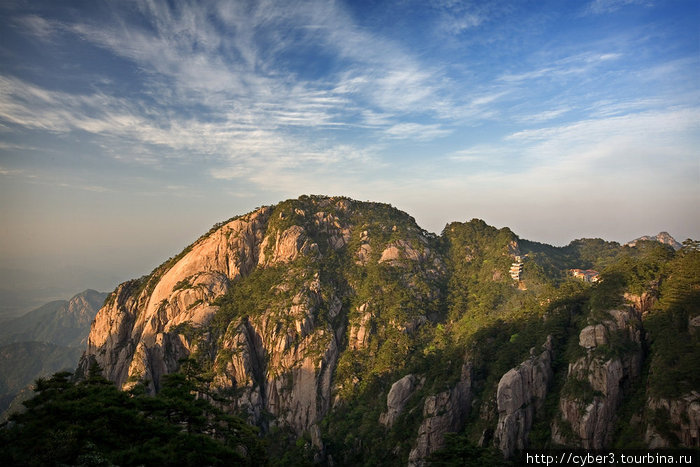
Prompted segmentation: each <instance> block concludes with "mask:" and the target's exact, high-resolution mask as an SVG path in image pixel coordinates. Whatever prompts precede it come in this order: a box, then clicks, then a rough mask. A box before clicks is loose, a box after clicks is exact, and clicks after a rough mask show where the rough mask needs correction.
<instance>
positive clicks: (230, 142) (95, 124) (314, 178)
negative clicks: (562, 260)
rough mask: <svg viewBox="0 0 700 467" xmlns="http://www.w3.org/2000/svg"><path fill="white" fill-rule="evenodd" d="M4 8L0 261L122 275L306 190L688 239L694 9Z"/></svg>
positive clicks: (504, 220) (555, 234)
mask: <svg viewBox="0 0 700 467" xmlns="http://www.w3.org/2000/svg"><path fill="white" fill-rule="evenodd" d="M0 23H1V24H0V64H1V67H0V200H1V203H0V216H1V217H2V219H3V222H2V224H3V226H2V228H0V267H3V268H5V270H9V269H12V268H25V269H26V268H28V269H31V268H36V267H41V268H43V269H45V270H46V269H51V268H58V267H59V266H60V267H63V268H68V269H66V270H74V271H78V270H90V271H101V273H104V271H109V273H110V274H111V275H112V276H114V277H116V278H119V279H121V280H125V279H128V278H130V277H132V276H138V275H140V274H144V273H146V272H148V271H150V269H152V268H153V267H154V266H156V265H157V264H159V263H160V262H162V261H163V260H164V259H166V258H167V257H169V256H171V255H173V254H175V253H177V252H178V251H179V250H180V249H181V248H182V247H184V246H185V245H186V244H188V243H189V242H190V241H191V240H193V239H194V238H196V237H197V236H198V235H199V234H200V233H202V232H203V231H206V230H207V229H208V228H209V226H211V225H212V224H214V223H215V222H218V221H220V220H223V219H226V218H228V217H231V216H233V215H236V214H240V213H244V212H247V211H250V210H252V209H254V208H256V207H257V206H260V205H263V204H271V203H275V202H277V201H280V200H283V199H286V198H290V197H297V196H299V195H301V194H307V193H314V194H329V195H335V194H338V195H347V196H351V197H353V198H356V199H361V200H373V201H383V202H388V203H391V204H393V205H394V206H397V207H398V208H400V209H403V210H405V211H407V212H409V213H410V214H411V215H413V216H414V217H415V218H416V220H417V221H418V223H419V224H420V225H421V226H423V227H424V228H426V229H428V230H431V231H434V232H437V233H439V232H440V231H441V230H442V228H443V227H444V225H445V223H447V222H450V221H454V220H468V219H471V218H473V217H479V218H483V219H484V220H486V221H487V222H489V223H490V224H493V225H496V226H498V227H502V226H509V227H511V228H512V229H513V230H514V231H515V232H516V233H517V234H518V235H520V236H521V237H523V238H528V239H532V240H537V241H542V242H547V243H551V244H555V245H564V244H567V243H568V242H569V241H570V240H572V239H575V238H580V237H602V238H605V239H609V240H615V241H619V242H624V241H627V240H631V239H633V238H635V237H637V236H640V235H643V234H655V233H657V232H658V231H660V230H668V231H669V232H670V233H671V234H672V235H674V236H676V237H677V238H678V239H679V240H683V239H685V238H688V237H692V238H696V239H697V238H700V216H698V208H697V206H698V202H699V201H700V86H699V85H698V83H699V82H700V35H699V33H698V29H699V28H698V24H700V2H698V1H696V0H693V1H683V0H677V1H676V0H671V1H661V0H656V1H651V0H592V1H542V0H539V1H532V2H528V1H487V2H475V1H464V2H461V1H452V0H435V1H426V0H416V1H412V0H396V1H383V2H374V1H345V2H343V1H335V2H325V1H313V0H311V1H300V2H296V1H280V2H275V1H255V2H247V1H206V2H204V1H202V2H186V1H174V0H173V1H169V2H165V1H157V0H152V1H140V2H131V1H114V2H90V1H87V2H52V1H44V2H42V1H32V2H27V1H5V2H3V3H2V6H0ZM71 268H73V269H71ZM81 268H82V269H81ZM98 276H99V274H97V273H91V274H88V275H87V276H86V277H88V278H89V277H93V278H95V277H98ZM112 276H110V277H112ZM75 277H76V281H77V280H83V279H82V277H83V276H81V275H80V274H78V272H75ZM100 277H101V276H100ZM111 280H113V278H112V279H109V280H108V279H104V281H106V282H109V281H111ZM95 282H99V281H97V280H96V279H95ZM85 286H93V287H102V288H104V286H103V285H102V283H100V284H94V285H92V284H85Z"/></svg>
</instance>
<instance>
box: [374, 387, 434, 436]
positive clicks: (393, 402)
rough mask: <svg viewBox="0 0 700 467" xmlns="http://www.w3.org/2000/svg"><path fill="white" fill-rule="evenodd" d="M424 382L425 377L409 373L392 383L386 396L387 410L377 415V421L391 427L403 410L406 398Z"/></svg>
mask: <svg viewBox="0 0 700 467" xmlns="http://www.w3.org/2000/svg"><path fill="white" fill-rule="evenodd" d="M424 382H425V378H418V377H416V376H415V375H411V374H409V375H406V376H404V377H403V378H401V379H400V380H398V381H396V382H395V383H394V384H392V385H391V389H390V390H389V394H388V395H387V396H386V408H387V411H386V412H384V413H382V414H381V415H380V416H379V423H381V424H382V425H384V426H387V427H391V426H392V425H393V424H394V422H395V421H396V419H397V418H398V417H399V415H401V412H403V409H404V407H405V406H406V403H407V402H408V399H410V398H411V396H412V395H413V393H414V392H415V391H416V389H418V388H419V387H420V386H422V384H423V383H424Z"/></svg>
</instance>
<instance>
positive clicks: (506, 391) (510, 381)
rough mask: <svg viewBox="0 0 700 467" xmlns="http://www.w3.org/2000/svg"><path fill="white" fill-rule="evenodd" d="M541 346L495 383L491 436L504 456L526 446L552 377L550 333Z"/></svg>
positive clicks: (508, 455) (510, 454)
mask: <svg viewBox="0 0 700 467" xmlns="http://www.w3.org/2000/svg"><path fill="white" fill-rule="evenodd" d="M543 348H544V350H543V351H542V353H540V354H539V355H536V356H535V355H533V356H532V357H530V358H529V359H527V360H525V361H524V362H523V363H521V364H520V365H519V366H517V367H516V368H513V369H512V370H510V371H508V372H507V373H506V374H504V375H503V377H502V378H501V380H500V381H499V383H498V389H497V391H496V402H497V406H498V426H497V427H496V431H495V433H494V440H495V444H496V446H497V447H498V448H499V449H500V450H501V452H502V453H503V456H504V457H510V456H512V455H513V454H514V453H515V452H516V451H521V450H523V449H525V448H526V447H527V436H528V434H529V433H530V428H532V422H533V420H534V418H535V413H536V412H537V411H538V410H539V409H541V408H542V404H544V399H545V396H546V395H547V391H548V389H549V384H550V381H551V380H552V336H549V337H548V338H547V342H545V344H544V345H543ZM533 350H534V349H533Z"/></svg>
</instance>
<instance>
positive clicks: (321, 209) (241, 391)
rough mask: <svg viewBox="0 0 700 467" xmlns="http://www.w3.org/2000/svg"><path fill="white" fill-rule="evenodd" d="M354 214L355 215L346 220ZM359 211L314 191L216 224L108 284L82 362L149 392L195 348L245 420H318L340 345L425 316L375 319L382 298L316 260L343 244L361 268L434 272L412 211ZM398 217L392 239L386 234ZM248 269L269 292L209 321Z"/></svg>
mask: <svg viewBox="0 0 700 467" xmlns="http://www.w3.org/2000/svg"><path fill="white" fill-rule="evenodd" d="M304 207H306V209H305V208H304ZM382 209H383V208H382ZM353 217H356V218H359V221H360V224H359V225H358V224H357V220H356V221H355V223H353V222H350V220H351V219H352V218H353ZM364 220H365V221H366V222H362V221H363V214H362V212H361V210H358V208H357V207H356V206H355V203H353V202H351V201H349V200H347V199H325V198H324V199H322V200H312V201H309V202H307V203H305V204H304V203H293V204H292V205H290V206H288V207H277V208H276V209H272V208H269V207H264V208H261V209H259V210H257V211H255V212H253V213H250V214H248V215H246V216H243V217H240V218H237V219H234V220H231V221H230V222H227V223H225V224H223V225H221V226H218V227H217V228H216V229H214V230H213V231H212V232H210V233H209V234H208V235H206V236H204V237H203V238H201V239H199V240H198V241H197V242H195V243H194V244H193V245H192V246H191V247H189V248H188V249H187V250H186V251H185V252H184V253H183V254H182V255H180V256H179V257H177V258H175V259H174V260H171V261H170V262H169V263H168V264H166V265H164V266H162V267H160V268H159V269H158V270H156V271H155V272H154V273H153V274H152V275H151V276H150V277H147V278H144V279H141V280H139V281H132V282H129V283H125V284H122V285H120V286H119V287H118V288H117V290H115V291H114V292H113V293H112V295H110V297H109V299H108V300H107V303H106V305H105V307H103V308H102V309H101V310H100V312H99V313H98V315H97V317H96V319H95V322H94V323H93V326H92V330H91V332H90V335H89V338H88V345H87V351H86V353H85V356H84V358H83V360H82V363H81V365H82V369H83V371H84V369H85V368H87V366H88V365H89V364H90V363H91V362H93V361H94V362H96V363H98V364H99V365H100V366H101V367H102V368H103V369H104V371H105V374H106V376H107V377H108V378H109V379H111V380H113V381H114V382H115V383H117V385H118V386H120V387H122V388H125V389H126V388H129V387H131V386H132V385H134V384H136V383H137V382H139V381H146V382H147V383H148V387H149V388H150V390H151V391H157V390H158V387H159V380H160V378H161V377H162V376H163V375H164V374H167V373H170V372H173V371H176V370H177V369H178V366H179V363H178V362H179V361H180V360H181V359H182V358H186V357H188V356H192V355H195V354H197V355H198V356H201V354H202V353H203V352H206V353H207V354H208V355H209V356H210V357H211V359H212V364H213V367H214V368H215V369H216V375H215V378H214V379H213V381H212V387H213V388H216V389H220V390H226V389H235V390H236V391H238V392H237V394H238V395H237V398H236V406H237V408H238V409H240V410H244V411H245V412H247V413H248V414H249V416H250V419H251V421H253V422H254V423H256V424H260V425H262V426H264V427H265V428H266V429H267V428H268V427H267V425H268V421H267V419H266V418H265V417H264V415H265V414H272V415H273V416H274V420H273V422H272V423H273V425H280V426H287V427H291V428H292V429H293V430H294V431H295V432H296V433H298V434H302V433H304V432H307V431H309V430H315V429H317V428H315V425H316V424H317V423H318V422H319V421H320V420H321V418H322V417H323V416H325V415H326V414H327V413H328V410H329V408H330V406H331V402H332V390H333V373H334V370H335V368H336V366H337V364H338V359H339V357H340V354H341V350H342V349H343V348H348V349H351V350H358V351H359V350H361V349H364V348H365V347H367V346H368V345H369V344H370V339H369V336H370V334H372V335H376V334H377V333H383V332H399V333H404V334H406V335H410V334H411V333H414V332H416V330H417V329H418V328H419V327H420V326H421V325H422V324H424V323H426V322H427V321H428V320H429V319H430V317H428V316H426V315H424V314H422V313H420V312H419V311H418V310H416V312H414V313H409V314H406V313H397V314H395V316H393V319H391V320H390V321H388V322H387V321H386V320H385V319H383V317H381V318H382V319H379V318H380V316H379V315H381V314H382V312H383V311H384V310H383V306H381V307H380V306H378V305H377V303H376V300H354V299H355V298H357V295H358V292H357V291H356V290H355V289H356V288H358V287H360V286H362V284H360V283H347V279H343V280H342V282H340V283H338V280H337V279H338V277H336V271H327V270H324V268H327V267H328V266H326V265H325V264H324V261H326V260H328V258H330V257H336V256H337V255H338V253H337V252H338V251H339V250H341V249H342V250H343V252H344V253H345V254H346V256H348V259H349V260H352V263H354V264H355V267H357V268H358V270H360V271H361V270H362V268H363V266H364V265H365V264H367V263H369V262H372V263H373V264H375V265H377V264H385V265H387V266H388V267H390V268H392V269H395V270H396V271H397V273H398V274H399V275H401V274H403V271H405V270H408V269H410V270H411V271H412V272H411V275H412V277H413V276H414V275H415V276H417V277H418V279H419V280H420V279H421V278H427V279H428V280H433V279H435V278H436V277H438V276H440V275H441V274H443V273H444V271H443V270H442V264H441V260H440V258H439V257H438V256H437V255H436V254H434V253H433V252H432V251H431V249H430V248H429V247H428V244H429V241H428V239H427V237H426V234H425V233H424V232H423V231H422V230H421V229H419V228H418V227H417V226H416V225H415V223H414V222H413V220H412V219H410V218H408V217H407V216H405V215H399V216H398V221H400V225H396V224H392V225H389V226H388V227H387V226H383V225H379V226H378V225H377V222H376V221H375V220H372V219H369V218H368V219H364ZM399 228H401V229H402V230H404V229H405V230H404V232H403V238H399V239H397V240H396V241H391V240H390V237H391V236H392V235H394V236H397V235H396V234H394V233H395V232H397V231H398V229H399ZM373 229H377V232H376V237H378V238H374V237H375V235H374V234H373V232H370V231H372V230H373ZM389 229H391V230H389ZM384 230H387V232H385V231H384ZM351 241H353V250H352V251H348V248H347V245H348V243H350V242H351ZM253 273H256V274H257V276H256V278H258V277H262V276H265V275H274V276H275V279H274V283H270V289H269V290H263V291H262V294H263V295H265V296H266V297H268V298H269V300H268V302H269V303H267V305H266V306H261V307H260V309H259V310H257V311H256V312H253V310H242V312H241V313H234V316H232V319H231V320H230V322H227V323H223V326H222V327H220V328H217V331H216V332H212V331H211V329H210V323H211V321H212V318H213V317H214V316H215V315H216V314H217V312H220V308H221V304H220V303H219V302H217V299H219V298H222V297H224V296H225V295H226V294H227V292H229V291H230V290H231V289H232V288H233V287H236V285H237V284H238V283H240V282H241V281H243V280H244V279H245V278H246V277H248V276H250V275H251V274H253ZM329 274H332V275H329ZM361 276H362V274H358V275H357V277H359V278H361ZM326 279H327V280H326ZM416 293H418V292H416ZM421 293H422V292H421ZM425 293H426V294H427V295H429V296H430V295H434V294H437V293H438V292H436V291H427V292H425ZM257 305H261V304H260V303H257V304H255V306H257ZM232 306H233V307H234V308H235V307H236V306H238V304H237V303H233V304H232ZM219 324H221V323H217V325H219ZM186 330H189V331H190V332H189V333H188V332H187V331H186ZM194 334H197V336H196V337H193V335H194ZM268 418H269V417H268Z"/></svg>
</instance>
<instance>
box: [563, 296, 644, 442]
mask: <svg viewBox="0 0 700 467" xmlns="http://www.w3.org/2000/svg"><path fill="white" fill-rule="evenodd" d="M607 314H608V316H610V319H606V320H604V321H603V322H602V323H597V324H591V325H589V326H587V327H585V328H584V329H582V330H581V333H580V334H579V345H580V346H581V347H583V348H584V349H586V355H585V356H583V357H581V358H579V359H578V360H576V361H575V362H572V363H570V364H569V370H568V375H567V383H566V385H565V388H564V391H563V395H562V396H561V398H560V400H559V408H560V411H561V420H558V421H556V422H555V425H554V428H553V433H552V438H553V440H554V441H555V442H557V443H559V444H564V445H573V446H578V447H582V448H584V449H603V448H605V447H607V446H608V445H609V444H610V440H611V437H612V435H613V428H614V422H615V420H616V411H617V408H618V407H619V405H620V403H621V402H622V398H623V397H624V395H625V393H626V391H627V390H628V389H629V386H630V384H631V383H632V382H633V381H635V380H636V379H637V378H639V374H640V371H641V363H642V351H641V345H640V344H641V320H640V316H639V315H638V313H637V312H636V311H635V310H634V309H633V308H631V307H627V308H625V309H620V310H610V311H608V313H607ZM563 425H565V426H568V427H570V429H571V430H570V432H571V433H572V434H573V439H572V438H571V436H567V435H566V434H565V433H566V432H567V431H568V430H564V429H563Z"/></svg>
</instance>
